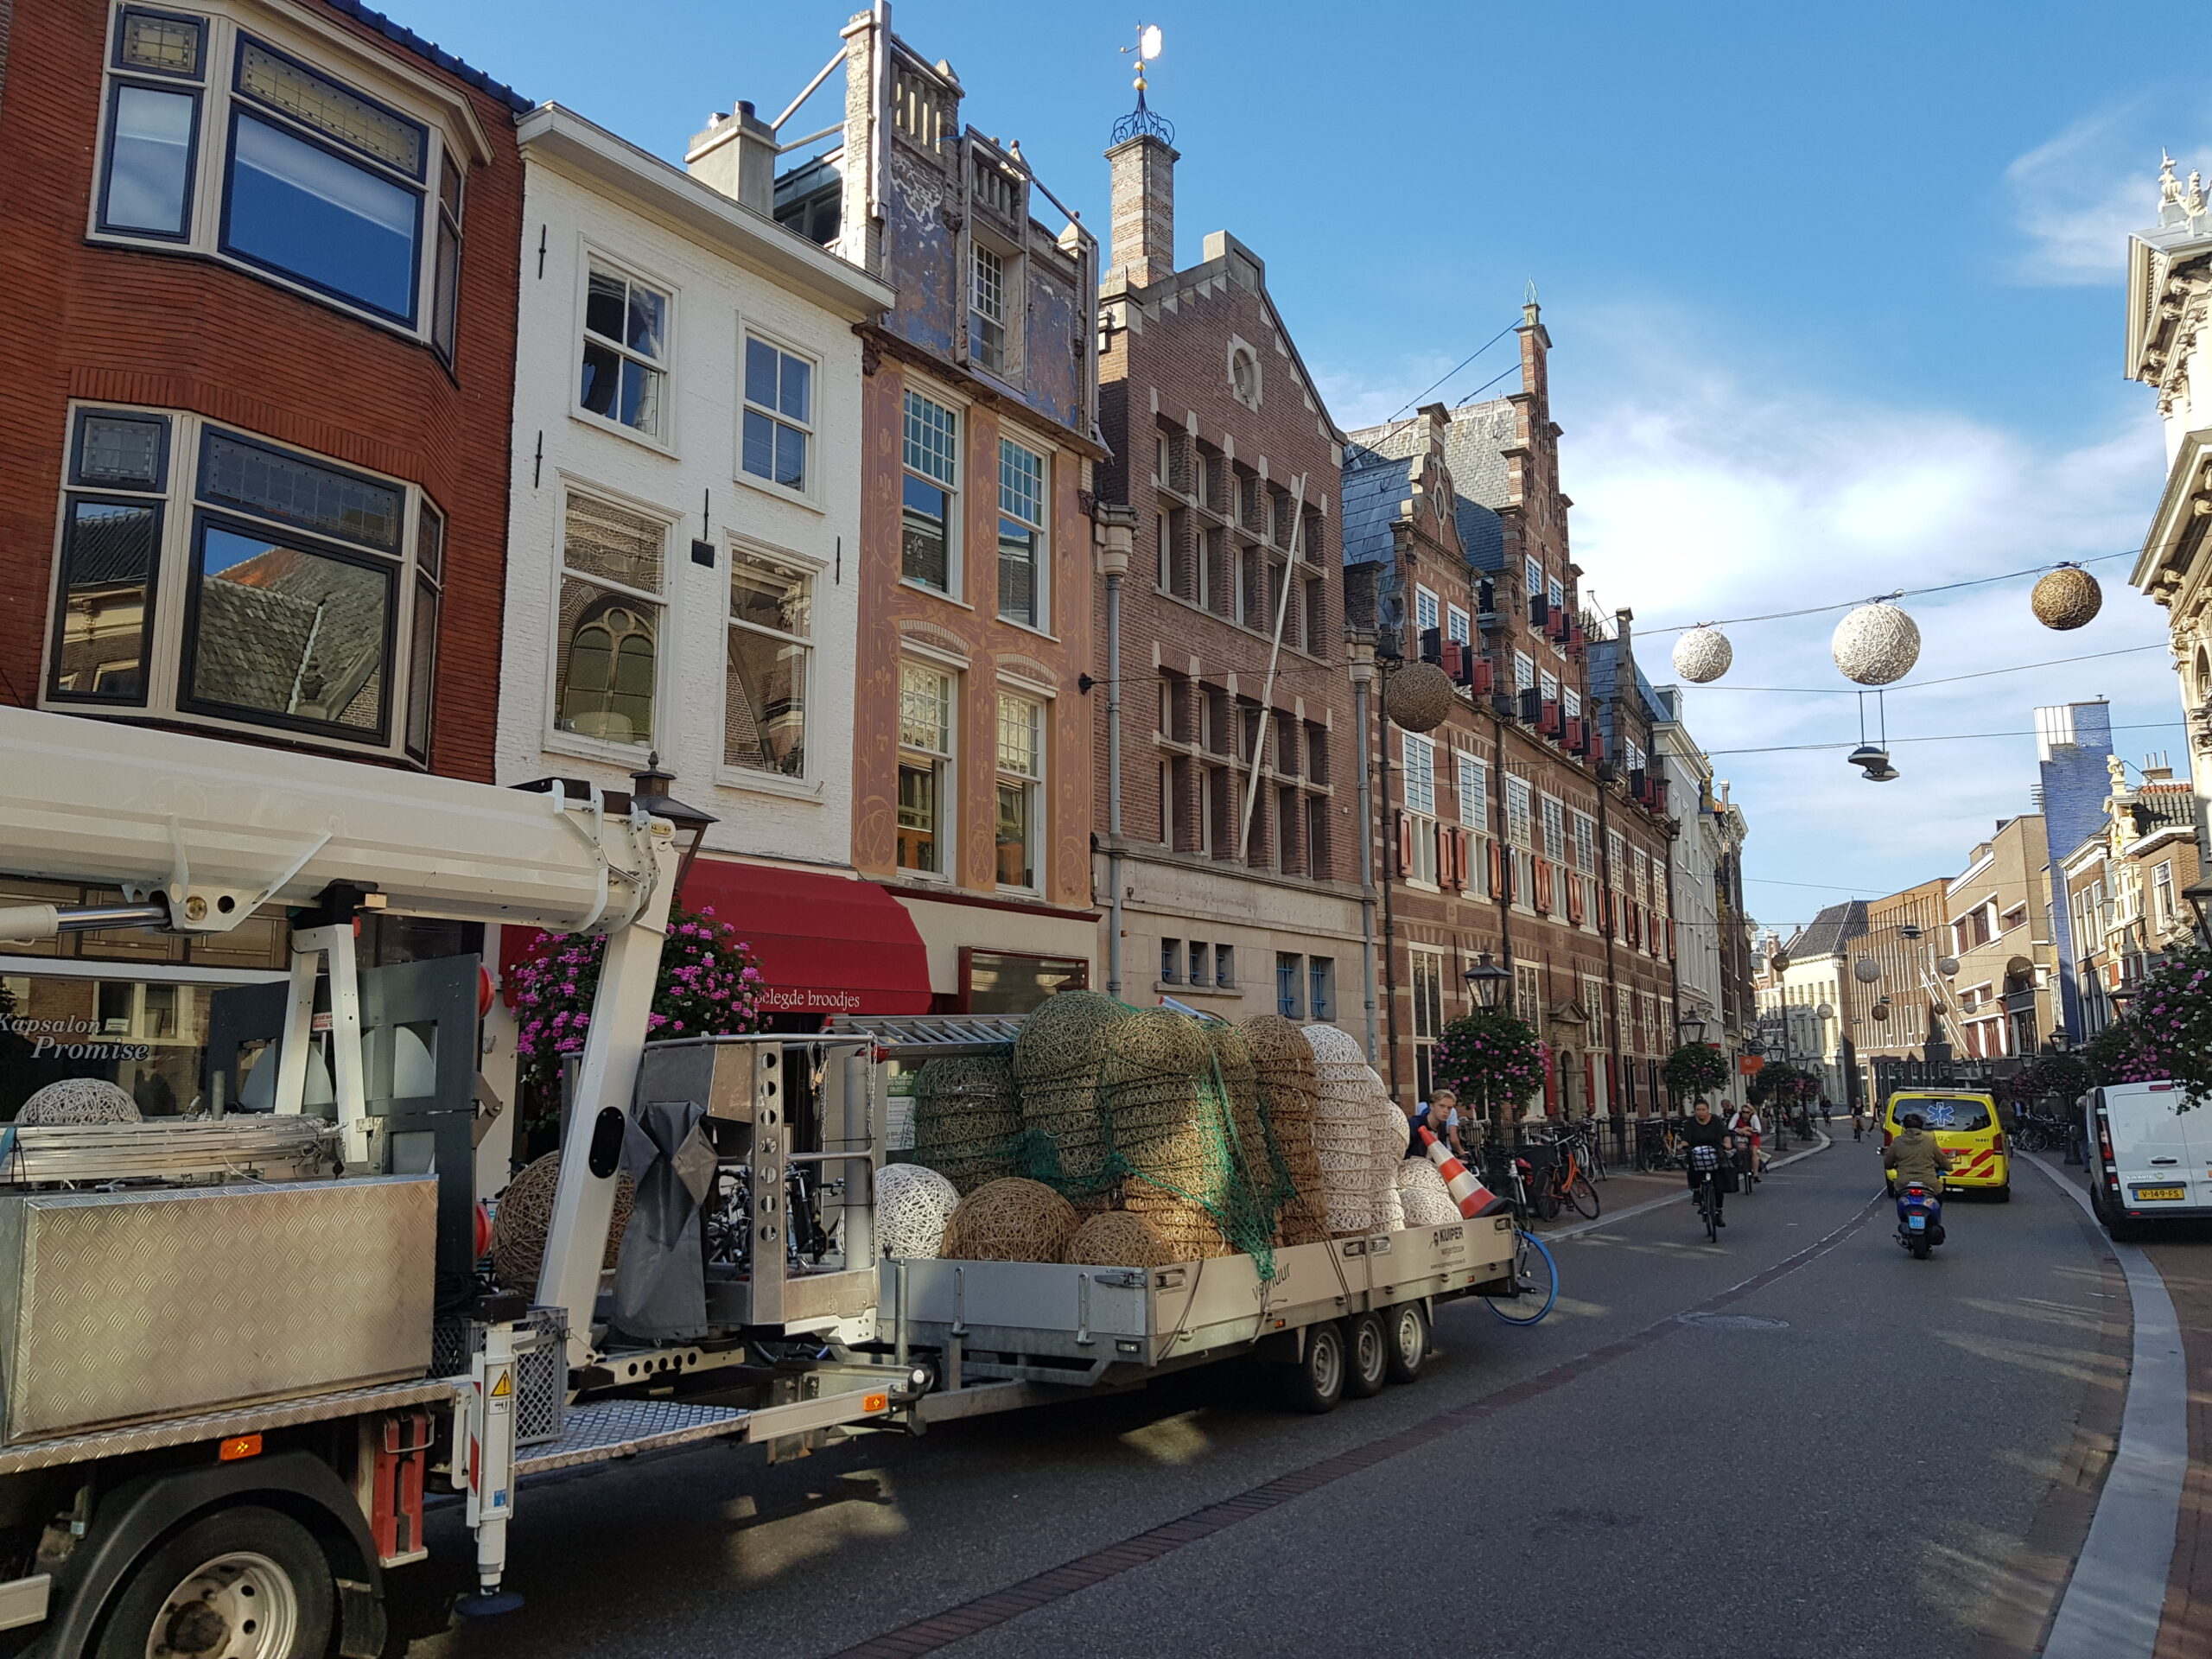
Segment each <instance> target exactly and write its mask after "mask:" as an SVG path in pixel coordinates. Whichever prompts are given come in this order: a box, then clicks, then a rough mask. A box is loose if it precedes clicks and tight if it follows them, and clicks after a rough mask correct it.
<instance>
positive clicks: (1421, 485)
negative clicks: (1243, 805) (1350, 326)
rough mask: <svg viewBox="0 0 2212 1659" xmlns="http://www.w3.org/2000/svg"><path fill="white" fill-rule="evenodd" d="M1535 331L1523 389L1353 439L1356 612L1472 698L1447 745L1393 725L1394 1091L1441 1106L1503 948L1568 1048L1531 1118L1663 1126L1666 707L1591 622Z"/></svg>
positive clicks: (1445, 738) (1526, 331)
mask: <svg viewBox="0 0 2212 1659" xmlns="http://www.w3.org/2000/svg"><path fill="white" fill-rule="evenodd" d="M1518 338H1519V345H1520V352H1521V388H1520V390H1519V391H1516V392H1514V393H1512V394H1511V395H1510V396H1508V397H1502V398H1498V399H1496V400H1493V401H1491V402H1487V403H1479V404H1468V405H1465V406H1464V407H1462V408H1459V409H1457V410H1447V409H1446V408H1444V407H1443V406H1442V405H1440V404H1433V405H1430V406H1428V407H1427V408H1425V409H1423V410H1421V411H1420V413H1419V414H1418V416H1415V417H1414V419H1412V420H1411V421H1409V422H1407V423H1401V424H1399V425H1397V426H1394V427H1390V428H1388V429H1375V430H1370V431H1366V432H1357V433H1354V434H1353V435H1352V439H1353V448H1351V450H1350V451H1349V452H1348V453H1347V454H1346V457H1345V463H1344V562H1345V566H1346V570H1347V578H1346V582H1347V589H1348V592H1349V593H1351V595H1352V596H1353V605H1354V609H1355V612H1356V613H1359V614H1358V616H1357V620H1364V618H1365V616H1366V615H1367V614H1370V613H1371V615H1372V616H1373V619H1374V620H1375V622H1376V627H1377V632H1378V645H1377V651H1378V654H1379V655H1381V656H1383V658H1385V659H1386V661H1388V660H1390V659H1392V658H1397V659H1401V660H1402V659H1410V658H1422V657H1425V658H1428V659H1429V660H1431V661H1433V662H1437V663H1440V664H1441V665H1442V666H1443V667H1444V669H1445V671H1446V673H1447V674H1448V675H1449V676H1450V677H1452V679H1453V681H1454V682H1455V683H1456V686H1457V692H1456V695H1455V696H1454V697H1453V699H1452V706H1451V708H1450V710H1449V712H1448V713H1447V715H1446V718H1445V719H1444V721H1442V723H1441V724H1440V725H1439V726H1437V727H1436V728H1434V729H1433V730H1432V731H1429V732H1427V733H1416V732H1411V731H1407V730H1404V729H1402V728H1399V727H1396V726H1395V725H1392V724H1390V723H1389V722H1388V721H1387V717H1386V719H1385V721H1384V724H1383V732H1384V733H1385V734H1387V747H1386V748H1385V749H1384V750H1383V754H1382V757H1381V760H1382V768H1383V771H1382V776H1383V782H1384V786H1383V791H1382V795H1381V803H1380V804H1381V805H1382V807H1383V811H1384V814H1385V817H1384V827H1385V829H1386V834H1385V836H1384V841H1385V844H1386V849H1387V851H1388V855H1389V856H1388V860H1387V864H1386V867H1385V868H1386V873H1387V884H1386V887H1385V893H1384V899H1385V903H1384V928H1383V984H1384V991H1385V999H1386V1000H1385V1005H1384V1006H1385V1011H1386V1015H1387V1018H1386V1020H1385V1022H1384V1023H1385V1026H1386V1030H1387V1035H1388V1041H1389V1052H1388V1056H1387V1059H1388V1068H1387V1075H1388V1077H1389V1080H1390V1084H1391V1087H1392V1090H1393V1091H1394V1092H1395V1093H1396V1094H1397V1095H1398V1096H1399V1097H1400V1098H1401V1099H1408V1098H1412V1097H1414V1096H1423V1095H1426V1094H1427V1090H1428V1088H1429V1085H1430V1082H1431V1072H1430V1065H1431V1053H1432V1051H1433V1045H1434V1042H1435V1039H1436V1038H1437V1036H1438V1035H1439V1034H1440V1032H1441V1030H1442V1028H1443V1027H1444V1025H1445V1024H1446V1022H1447V1021H1449V1020H1451V1019H1452V1018H1454V1017H1456V1016H1457V1015H1459V1014H1463V1013H1465V1012H1466V1011H1467V1010H1468V1008H1469V1007H1470V1006H1471V1001H1470V993H1469V990H1468V988H1467V986H1466V983H1465V979H1464V977H1463V976H1464V975H1465V970H1466V969H1468V968H1469V967H1470V966H1471V965H1473V963H1475V961H1476V960H1477V957H1478V955H1479V954H1482V953H1488V954H1490V955H1491V956H1492V957H1494V958H1495V959H1496V960H1497V963H1499V964H1500V965H1503V966H1505V967H1507V968H1508V969H1510V972H1511V973H1512V975H1513V988H1512V1002H1513V1006H1514V1007H1515V1008H1516V1011H1517V1012H1519V1013H1520V1014H1521V1015H1522V1017H1523V1018H1524V1019H1527V1020H1529V1022H1530V1023H1531V1024H1532V1025H1533V1026H1534V1027H1535V1028H1536V1030H1537V1032H1538V1034H1539V1035H1540V1036H1541V1038H1542V1039H1543V1040H1544V1042H1545V1043H1546V1045H1547V1052H1548V1065H1547V1071H1546V1077H1545V1084H1544V1089H1543V1091H1542V1093H1541V1096H1539V1097H1538V1098H1537V1099H1536V1100H1535V1102H1533V1103H1531V1107H1530V1109H1531V1110H1532V1111H1548V1112H1553V1113H1560V1114H1564V1115H1567V1116H1582V1115H1584V1114H1586V1113H1588V1112H1592V1111H1599V1112H1626V1111H1637V1110H1643V1109H1649V1108H1651V1107H1653V1106H1655V1105H1656V1104H1657V1103H1660V1102H1661V1100H1662V1090H1661V1087H1660V1083H1659V1066H1660V1063H1661V1060H1662V1058H1663V1057H1664V1056H1665V1055H1667V1054H1668V1053H1669V1052H1672V1051H1673V1048H1674V1046H1675V1014H1674V988H1673V976H1672V972H1671V963H1670V961H1669V940H1670V938H1671V937H1672V931H1673V930H1672V927H1671V925H1670V923H1669V918H1668V913H1667V894H1666V889H1667V880H1666V868H1667V862H1668V861H1667V854H1666V846H1667V841H1668V836H1669V818H1668V817H1667V810H1666V790H1665V786H1664V784H1663V782H1662V781H1661V780H1660V779H1659V777H1658V774H1657V772H1656V769H1654V768H1652V767H1651V766H1648V765H1647V762H1648V761H1649V757H1650V754H1651V752H1652V738H1651V728H1652V724H1653V720H1654V717H1655V711H1654V709H1653V708H1652V707H1651V702H1652V698H1651V695H1650V692H1649V686H1648V684H1646V683H1643V680H1642V677H1641V676H1640V675H1638V674H1637V671H1636V668H1635V659H1634V656H1633V654H1632V651H1631V648H1630V639H1629V637H1628V628H1627V626H1626V625H1627V622H1628V618H1627V613H1622V615H1621V619H1620V626H1619V629H1618V634H1617V635H1615V636H1613V637H1610V638H1607V637H1604V636H1605V635H1607V633H1608V630H1607V629H1606V628H1605V626H1603V625H1601V624H1599V623H1598V622H1597V621H1596V620H1595V619H1592V618H1589V617H1586V616H1585V615H1583V614H1582V613H1581V609H1580V595H1579V593H1578V582H1579V580H1580V574H1581V573H1580V570H1579V569H1577V568H1576V567H1575V565H1574V563H1573V560H1572V558H1571V556H1570V553H1569V549H1568V545H1567V505H1568V502H1567V497H1566V496H1565V495H1564V494H1563V493H1561V492H1560V486H1559V459H1558V457H1559V450H1558V440H1559V436H1560V429H1559V427H1558V426H1557V425H1556V424H1555V423H1554V422H1553V421H1552V418H1551V410H1550V397H1549V391H1548V385H1547V381H1546V373H1545V357H1546V353H1548V350H1549V349H1550V338H1549V336H1548V334H1547V333H1546V332H1545V329H1544V327H1543V324H1542V322H1541V320H1540V316H1539V314H1538V311H1537V308H1536V306H1535V303H1534V302H1531V303H1530V304H1529V306H1528V307H1527V308H1525V311H1524V314H1523V319H1522V325H1521V327H1520V329H1519V331H1518ZM1370 594H1371V595H1372V599H1371V601H1370V600H1369V598H1368V595H1370ZM1601 656H1602V658H1603V660H1602V662H1601V661H1600V658H1601ZM1384 701H1385V702H1386V703H1387V701H1388V692H1387V690H1386V692H1385V696H1384Z"/></svg>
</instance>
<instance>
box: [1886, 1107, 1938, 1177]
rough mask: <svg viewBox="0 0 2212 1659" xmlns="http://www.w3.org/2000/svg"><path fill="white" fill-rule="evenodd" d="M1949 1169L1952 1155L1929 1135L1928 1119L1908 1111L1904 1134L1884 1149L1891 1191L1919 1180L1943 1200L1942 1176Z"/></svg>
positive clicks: (1905, 1116)
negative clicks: (1906, 1183) (1908, 1182)
mask: <svg viewBox="0 0 2212 1659" xmlns="http://www.w3.org/2000/svg"><path fill="white" fill-rule="evenodd" d="M1950 1166H1951V1154H1949V1153H1948V1152H1946V1151H1944V1150H1943V1148H1942V1147H1939V1146H1937V1145H1936V1137H1935V1136H1934V1135H1930V1134H1929V1133H1928V1120H1927V1119H1926V1118H1924V1117H1923V1116H1921V1115H1920V1114H1919V1113H1918V1112H1907V1113H1906V1114H1905V1115H1904V1134H1902V1135H1899V1136H1897V1139H1896V1140H1894V1141H1891V1142H1890V1144H1889V1145H1888V1146H1886V1147H1883V1148H1882V1169H1883V1173H1885V1175H1887V1176H1888V1177H1889V1178H1890V1191H1891V1192H1897V1191H1900V1190H1901V1189H1902V1188H1903V1187H1904V1183H1905V1182H1907V1181H1918V1182H1920V1183H1921V1184H1922V1185H1924V1186H1925V1187H1927V1189H1928V1190H1929V1192H1933V1193H1935V1194H1936V1195H1937V1196H1938V1197H1941V1196H1942V1192H1943V1173H1944V1171H1946V1170H1948V1169H1949V1168H1950Z"/></svg>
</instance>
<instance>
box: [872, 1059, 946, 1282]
mask: <svg viewBox="0 0 2212 1659" xmlns="http://www.w3.org/2000/svg"><path fill="white" fill-rule="evenodd" d="M931 1064H932V1065H934V1064H935V1062H934V1061H932V1062H931ZM959 1202H960V1194H959V1193H958V1192H957V1191H955V1190H954V1188H953V1185H952V1183H951V1182H950V1181H948V1180H947V1179H945V1178H944V1176H942V1175H940V1174H938V1173H937V1171H935V1170H933V1169H929V1168H926V1167H925V1166H922V1165H920V1164H886V1165H885V1166H883V1167H882V1168H881V1169H880V1170H878V1171H877V1172H876V1174H875V1247H876V1249H879V1250H880V1251H881V1252H882V1253H883V1254H884V1255H888V1256H894V1257H899V1258H903V1259H905V1260H907V1261H915V1262H927V1261H930V1260H931V1259H933V1258H934V1257H935V1256H936V1255H937V1254H938V1251H939V1250H940V1249H943V1248H944V1229H945V1224H947V1223H949V1222H950V1220H951V1219H952V1211H953V1210H954V1208H955V1207H956V1206H957V1205H958V1204H959Z"/></svg>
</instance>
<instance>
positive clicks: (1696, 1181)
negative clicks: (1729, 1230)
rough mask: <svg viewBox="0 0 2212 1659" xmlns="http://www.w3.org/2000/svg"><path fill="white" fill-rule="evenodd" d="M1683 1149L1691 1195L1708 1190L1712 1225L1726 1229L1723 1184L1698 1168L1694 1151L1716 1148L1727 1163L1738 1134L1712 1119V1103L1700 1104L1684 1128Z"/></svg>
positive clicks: (1715, 1118) (1710, 1173)
mask: <svg viewBox="0 0 2212 1659" xmlns="http://www.w3.org/2000/svg"><path fill="white" fill-rule="evenodd" d="M1682 1146H1683V1147H1684V1149H1685V1152H1686V1154H1687V1155H1686V1157H1685V1159H1684V1161H1685V1162H1686V1163H1688V1166H1689V1169H1688V1175H1689V1184H1690V1191H1691V1192H1696V1191H1697V1190H1698V1188H1699V1187H1700V1186H1704V1187H1705V1188H1706V1189H1707V1202H1708V1203H1710V1204H1711V1205H1713V1221H1714V1222H1715V1224H1718V1225H1719V1226H1722V1227H1726V1225H1727V1224H1728V1223H1727V1219H1726V1217H1724V1216H1723V1215H1722V1214H1721V1199H1722V1197H1723V1194H1722V1192H1721V1191H1720V1183H1719V1181H1718V1180H1715V1179H1713V1171H1711V1170H1702V1169H1700V1168H1699V1167H1698V1164H1699V1162H1700V1160H1699V1159H1698V1158H1697V1157H1696V1155H1695V1148H1697V1147H1713V1148H1714V1149H1715V1150H1716V1151H1718V1152H1719V1154H1720V1156H1721V1157H1722V1158H1724V1159H1725V1158H1726V1157H1727V1155H1728V1154H1730V1153H1731V1152H1732V1151H1733V1150H1734V1149H1735V1146H1736V1135H1735V1131H1733V1130H1732V1129H1731V1128H1729V1127H1728V1125H1727V1124H1726V1123H1724V1122H1721V1121H1720V1120H1719V1118H1717V1117H1715V1116H1713V1103H1712V1102H1711V1101H1709V1100H1700V1101H1699V1102H1698V1103H1697V1105H1696V1106H1695V1107H1694V1109H1692V1111H1691V1113H1690V1116H1689V1118H1688V1121H1687V1122H1684V1123H1683V1125H1682Z"/></svg>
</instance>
